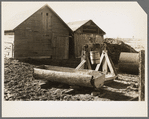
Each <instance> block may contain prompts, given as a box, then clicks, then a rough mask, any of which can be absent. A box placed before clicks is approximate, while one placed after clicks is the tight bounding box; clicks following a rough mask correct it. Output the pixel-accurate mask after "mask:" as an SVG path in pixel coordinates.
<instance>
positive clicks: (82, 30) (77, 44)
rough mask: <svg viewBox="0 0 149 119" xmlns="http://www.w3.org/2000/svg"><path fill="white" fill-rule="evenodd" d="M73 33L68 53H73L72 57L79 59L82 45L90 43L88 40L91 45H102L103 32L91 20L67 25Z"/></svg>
mask: <svg viewBox="0 0 149 119" xmlns="http://www.w3.org/2000/svg"><path fill="white" fill-rule="evenodd" d="M67 25H68V26H69V27H70V28H71V30H72V31H73V38H72V39H73V40H70V41H71V42H70V44H74V45H71V46H72V47H73V48H71V49H70V52H74V56H75V57H76V58H77V57H80V56H81V51H82V47H83V45H85V44H86V43H90V40H89V39H90V38H92V39H93V41H92V42H93V43H99V44H102V43H103V42H104V38H103V35H104V34H105V32H104V31H103V30H102V29H101V28H99V27H98V26H97V25H96V24H95V23H94V22H93V21H92V20H84V21H76V22H70V23H68V24H67Z"/></svg>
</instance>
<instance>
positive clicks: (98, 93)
mask: <svg viewBox="0 0 149 119" xmlns="http://www.w3.org/2000/svg"><path fill="white" fill-rule="evenodd" d="M91 95H92V96H99V95H100V92H92V93H91Z"/></svg>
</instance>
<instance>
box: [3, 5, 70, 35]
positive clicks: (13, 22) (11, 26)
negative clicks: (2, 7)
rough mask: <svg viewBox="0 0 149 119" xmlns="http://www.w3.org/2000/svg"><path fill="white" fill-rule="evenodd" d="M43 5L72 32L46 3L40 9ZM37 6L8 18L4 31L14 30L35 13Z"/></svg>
mask: <svg viewBox="0 0 149 119" xmlns="http://www.w3.org/2000/svg"><path fill="white" fill-rule="evenodd" d="M44 7H48V8H49V9H50V11H52V12H53V13H54V14H55V15H56V16H57V17H58V18H59V19H60V21H61V22H62V23H63V24H64V25H65V26H66V27H67V28H68V29H69V31H71V32H72V30H71V29H70V28H69V27H68V25H67V24H66V23H65V22H64V21H63V20H62V19H61V18H60V17H59V16H58V14H57V13H56V12H55V11H54V10H53V9H52V8H51V7H50V6H49V5H48V4H46V5H44V6H43V7H41V8H40V9H43V8H44ZM40 9H39V8H34V9H31V10H27V11H23V12H20V13H19V14H16V15H15V16H14V17H12V18H11V19H9V20H8V21H7V22H5V23H4V30H5V31H13V30H15V29H16V28H17V27H18V26H19V25H21V23H23V22H24V21H26V20H27V19H28V18H30V17H31V16H32V15H33V14H35V13H36V12H37V11H38V10H40Z"/></svg>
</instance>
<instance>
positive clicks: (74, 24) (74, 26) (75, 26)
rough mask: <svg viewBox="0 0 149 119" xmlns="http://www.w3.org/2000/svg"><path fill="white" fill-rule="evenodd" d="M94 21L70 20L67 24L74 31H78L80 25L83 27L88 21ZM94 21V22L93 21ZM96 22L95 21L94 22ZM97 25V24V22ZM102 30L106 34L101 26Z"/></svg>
mask: <svg viewBox="0 0 149 119" xmlns="http://www.w3.org/2000/svg"><path fill="white" fill-rule="evenodd" d="M90 21H91V22H93V21H92V20H83V21H75V22H69V23H67V25H68V26H69V27H70V28H71V30H72V31H73V32H75V31H77V30H78V29H79V28H80V27H82V26H83V25H85V24H86V23H88V22H90ZM93 23H94V22H93ZM94 24H95V23H94ZM95 25H96V24H95ZM96 26H97V27H98V28H99V26H98V25H96ZM99 29H100V30H101V31H102V33H103V34H105V32H104V31H103V30H102V29H101V28H99Z"/></svg>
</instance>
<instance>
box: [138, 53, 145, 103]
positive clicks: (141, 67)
mask: <svg viewBox="0 0 149 119" xmlns="http://www.w3.org/2000/svg"><path fill="white" fill-rule="evenodd" d="M139 75H140V79H139V101H145V50H141V51H140V52H139Z"/></svg>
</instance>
